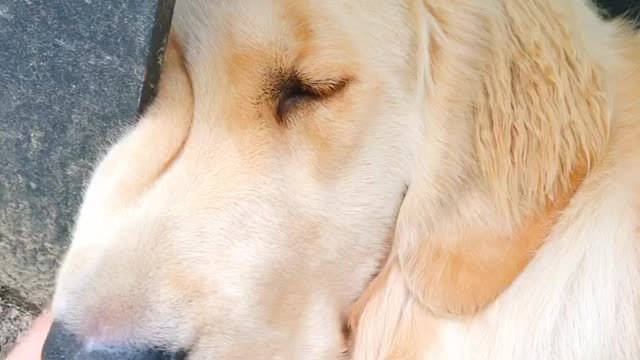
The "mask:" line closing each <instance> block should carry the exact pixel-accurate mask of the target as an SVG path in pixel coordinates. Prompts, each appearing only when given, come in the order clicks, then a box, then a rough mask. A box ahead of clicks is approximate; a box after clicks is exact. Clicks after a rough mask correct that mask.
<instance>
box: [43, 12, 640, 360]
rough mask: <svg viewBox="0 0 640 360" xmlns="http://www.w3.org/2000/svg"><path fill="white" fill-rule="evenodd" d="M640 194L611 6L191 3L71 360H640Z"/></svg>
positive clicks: (129, 168)
mask: <svg viewBox="0 0 640 360" xmlns="http://www.w3.org/2000/svg"><path fill="white" fill-rule="evenodd" d="M639 190H640V36H639V35H636V34H635V33H634V32H633V30H632V27H631V26H630V25H629V24H625V23H624V22H623V21H619V20H616V21H605V20H602V19H601V18H599V17H598V16H597V13H596V11H595V9H594V8H592V6H591V5H590V4H589V3H588V2H586V1H571V0H446V1H445V0H393V1H387V0H371V1H364V0H351V1H319V0H242V1H230V0H218V1H206V0H190V1H178V2H177V4H176V9H175V14H174V20H173V25H172V29H171V35H170V40H169V44H168V48H167V52H166V56H165V60H164V65H163V74H162V76H161V80H160V83H159V92H158V95H157V97H156V99H155V100H154V102H153V103H152V105H151V106H150V108H149V109H148V110H147V111H146V112H145V113H144V114H143V115H142V116H141V118H140V119H139V121H138V122H137V123H136V124H135V125H134V126H132V127H131V128H130V129H128V130H127V131H126V133H125V134H123V136H122V137H121V138H120V139H118V140H117V141H116V142H115V143H114V144H113V146H112V147H111V148H110V149H109V150H108V152H107V153H106V155H105V156H104V158H103V159H102V160H101V161H100V162H99V164H98V165H97V167H96V169H95V171H94V173H93V176H92V178H91V180H90V182H89V185H88V186H87V189H86V193H85V194H84V200H83V203H82V206H81V208H80V211H79V214H78V217H77V220H76V226H75V229H74V234H73V239H72V243H71V246H70V249H69V251H68V253H67V255H66V257H65V259H64V261H63V264H62V266H61V268H60V270H59V274H58V278H57V285H56V290H55V295H54V299H53V303H52V311H53V315H54V317H55V319H56V321H55V323H54V326H53V328H52V331H51V333H50V335H49V336H50V338H53V337H56V338H64V339H67V340H65V341H66V342H55V341H48V342H47V346H46V348H47V349H46V350H45V353H47V352H48V351H49V350H50V351H54V352H55V351H58V352H60V351H67V352H68V353H69V354H70V355H69V356H78V354H81V353H82V354H84V355H83V356H86V358H92V356H94V355H95V354H98V355H95V356H102V357H100V359H106V358H122V357H123V356H132V355H131V354H134V353H135V354H138V355H136V356H138V357H136V358H140V359H142V358H149V359H150V358H153V359H156V358H167V359H168V358H188V359H189V360H200V359H227V360H235V359H310V360H313V359H336V358H340V357H343V358H351V359H354V360H368V359H424V360H431V359H433V360H444V359H446V360H454V359H455V360H458V359H459V360H488V359H491V360H495V359H501V360H502V359H504V360H507V359H509V360H510V359H530V360H538V359H540V360H542V359H545V360H547V359H563V360H568V359H581V360H585V359H593V360H596V359H630V360H631V359H640V191H639ZM69 339H70V340H69ZM56 344H57V345H56ZM60 344H63V345H60ZM92 354H94V355H92Z"/></svg>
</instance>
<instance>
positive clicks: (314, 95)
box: [276, 74, 348, 121]
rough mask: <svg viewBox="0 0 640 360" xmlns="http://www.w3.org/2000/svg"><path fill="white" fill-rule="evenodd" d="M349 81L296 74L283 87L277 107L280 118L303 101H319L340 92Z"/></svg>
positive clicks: (284, 116) (282, 118)
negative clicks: (319, 78) (308, 78)
mask: <svg viewBox="0 0 640 360" xmlns="http://www.w3.org/2000/svg"><path fill="white" fill-rule="evenodd" d="M347 82H348V81H347V80H346V79H339V80H333V79H330V80H322V81H313V80H305V79H304V76H302V75H301V74H294V75H293V76H292V77H291V78H289V79H288V80H286V81H285V82H284V83H283V85H282V87H281V90H280V97H279V99H278V104H277V107H276V114H277V116H278V119H280V120H281V121H283V120H284V119H285V118H286V116H287V114H289V113H290V112H291V111H293V110H295V108H296V107H297V106H299V105H301V103H303V102H307V101H319V100H324V99H327V98H329V97H331V96H333V95H334V94H336V93H338V92H340V91H341V90H342V89H343V88H344V87H345V86H346V85H347Z"/></svg>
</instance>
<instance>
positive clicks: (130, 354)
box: [42, 322, 186, 360]
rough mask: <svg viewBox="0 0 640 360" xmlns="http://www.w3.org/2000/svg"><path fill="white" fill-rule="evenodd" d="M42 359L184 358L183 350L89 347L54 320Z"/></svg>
mask: <svg viewBox="0 0 640 360" xmlns="http://www.w3.org/2000/svg"><path fill="white" fill-rule="evenodd" d="M42 359H43V360H116V359H117V360H184V359H186V353H185V352H184V351H179V352H168V351H165V350H162V349H155V348H121V347H108V346H101V347H100V348H99V349H91V348H90V347H88V346H87V344H85V343H84V342H83V341H82V340H80V339H78V337H77V336H75V335H74V334H72V333H71V332H69V331H68V330H66V329H65V328H64V326H62V324H60V323H59V322H54V323H53V325H52V326H51V330H49V334H48V335H47V340H46V341H45V344H44V348H43V350H42Z"/></svg>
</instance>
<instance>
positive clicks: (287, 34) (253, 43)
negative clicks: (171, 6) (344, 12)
mask: <svg viewBox="0 0 640 360" xmlns="http://www.w3.org/2000/svg"><path fill="white" fill-rule="evenodd" d="M340 7H341V6H340V5H339V3H335V4H332V5H331V6H328V5H327V4H325V3H324V2H317V1H313V0H305V1H300V0H243V1H203V0H194V1H184V2H178V3H177V4H176V9H175V14H174V20H173V30H174V31H175V32H176V33H177V34H178V36H179V38H180V39H181V41H182V42H183V43H184V45H185V47H186V48H187V56H188V57H189V58H197V57H201V56H209V57H210V56H211V55H215V54H219V53H221V52H224V51H225V48H228V47H229V45H232V46H233V47H235V48H238V47H243V46H245V47H257V46H262V47H269V48H271V49H282V48H286V47H288V46H293V45H295V44H294V43H296V42H305V41H309V40H310V37H311V36H312V29H313V28H314V27H316V26H320V23H324V24H322V25H323V26H324V25H327V23H330V22H332V21H335V20H336V19H335V16H336V12H337V10H338V8H340ZM322 19H325V20H324V21H323V20H322ZM327 20H329V21H327ZM327 30H329V29H326V28H324V29H323V32H325V33H326V31H327Z"/></svg>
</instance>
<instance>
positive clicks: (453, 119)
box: [393, 0, 609, 315]
mask: <svg viewBox="0 0 640 360" xmlns="http://www.w3.org/2000/svg"><path fill="white" fill-rule="evenodd" d="M423 4H424V11H425V14H426V15H425V16H424V19H425V20H424V21H425V23H426V25H425V26H424V27H423V29H420V30H419V31H422V30H424V28H426V29H427V31H428V36H426V37H424V36H418V38H420V37H422V38H423V39H424V44H423V49H422V51H423V53H426V54H428V56H426V57H425V71H424V73H425V75H424V77H425V84H426V85H425V88H424V92H425V94H424V97H425V99H426V104H425V113H426V116H425V118H424V122H425V124H424V134H423V135H424V144H423V145H424V146H423V147H422V148H421V149H420V151H419V154H418V155H417V164H418V165H417V167H416V170H415V174H414V176H413V178H412V180H411V184H410V186H409V190H408V192H407V195H406V198H405V200H404V203H403V204H402V207H401V210H400V213H399V217H398V221H397V224H396V234H395V238H394V244H393V246H394V249H395V252H396V253H397V261H398V264H399V267H400V269H401V273H402V274H403V276H404V280H405V283H406V286H407V288H408V289H409V291H410V292H411V293H412V295H413V296H415V297H417V298H418V299H419V301H420V302H421V303H422V305H423V306H425V307H427V308H428V309H429V310H430V311H432V312H433V313H434V314H436V315H469V314H473V313H475V312H477V311H479V310H481V309H483V308H484V307H485V306H486V305H488V304H489V303H490V302H492V301H493V300H494V299H495V298H496V297H497V296H498V295H499V294H500V293H502V292H503V291H504V290H505V289H506V288H507V287H508V286H509V285H510V284H511V283H512V282H513V280H514V279H515V278H516V277H517V276H518V275H519V274H520V273H521V272H522V271H523V269H524V268H525V267H526V265H527V264H528V262H529V261H530V259H531V258H532V256H533V255H534V253H535V251H536V250H537V249H538V248H539V247H540V246H541V245H542V244H543V242H544V241H545V239H546V238H547V237H548V234H549V231H550V228H551V227H552V225H553V224H554V223H555V221H556V219H557V217H558V214H559V213H560V212H561V211H562V210H563V209H564V208H565V207H566V205H567V204H568V202H569V200H570V199H571V197H572V196H573V193H574V192H575V191H576V189H577V187H578V186H579V185H580V183H581V182H582V180H583V178H584V177H585V174H586V172H587V171H588V170H589V168H590V167H591V166H592V165H593V164H594V163H595V162H597V160H598V156H599V154H600V153H601V151H602V149H603V148H604V146H605V144H606V142H607V138H608V129H609V123H608V117H607V111H606V100H605V99H606V96H605V91H604V90H603V89H604V86H603V84H602V82H601V80H600V77H599V76H598V75H599V71H600V69H599V68H598V67H597V66H596V65H594V63H591V62H589V61H588V57H586V56H585V54H583V53H581V50H580V49H577V48H575V42H574V41H573V39H572V38H571V34H570V33H569V31H567V30H566V24H565V23H564V22H562V21H564V20H562V19H561V17H560V16H559V15H558V14H557V13H556V12H555V11H556V10H557V9H555V8H554V6H553V4H552V2H549V3H545V2H530V1H504V2H499V3H498V2H486V1H484V0H424V3H423ZM532 29H534V30H535V31H533V30H532Z"/></svg>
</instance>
